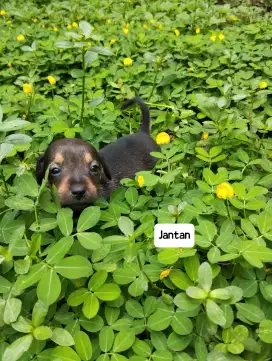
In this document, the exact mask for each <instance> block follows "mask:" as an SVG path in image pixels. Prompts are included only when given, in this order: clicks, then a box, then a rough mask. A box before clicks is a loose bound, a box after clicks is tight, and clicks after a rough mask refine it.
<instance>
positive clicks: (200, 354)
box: [195, 336, 208, 361]
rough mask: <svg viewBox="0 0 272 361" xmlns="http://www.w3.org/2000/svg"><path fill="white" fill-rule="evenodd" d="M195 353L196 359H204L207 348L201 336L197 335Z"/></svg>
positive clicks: (202, 360) (199, 360) (201, 360)
mask: <svg viewBox="0 0 272 361" xmlns="http://www.w3.org/2000/svg"><path fill="white" fill-rule="evenodd" d="M195 354H196V357H197V360H198V361H206V360H207V356H208V350H207V346H206V343H205V341H204V338H203V337H200V336H198V337H197V338H196V339H195Z"/></svg>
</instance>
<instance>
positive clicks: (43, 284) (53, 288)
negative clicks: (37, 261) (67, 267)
mask: <svg viewBox="0 0 272 361" xmlns="http://www.w3.org/2000/svg"><path fill="white" fill-rule="evenodd" d="M60 292H61V283H60V279H59V276H58V275H57V273H56V272H55V271H54V270H53V269H52V268H51V269H49V270H47V271H46V272H45V273H44V275H43V276H42V278H41V280H40V282H39V284H38V287H37V296H38V298H39V300H40V301H41V302H42V303H44V304H45V305H46V306H50V305H52V304H53V303H55V302H56V301H57V299H58V298H59V295H60Z"/></svg>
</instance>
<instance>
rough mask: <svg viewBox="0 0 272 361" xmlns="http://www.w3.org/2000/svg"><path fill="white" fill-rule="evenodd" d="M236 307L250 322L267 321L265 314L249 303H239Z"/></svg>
mask: <svg viewBox="0 0 272 361" xmlns="http://www.w3.org/2000/svg"><path fill="white" fill-rule="evenodd" d="M235 306H236V308H237V310H238V311H239V313H240V314H241V316H243V317H244V318H246V319H247V320H248V321H250V322H254V323H260V322H262V321H263V320H264V319H265V314H264V312H263V311H262V310H261V309H260V308H259V307H258V306H255V305H251V304H247V303H237V304H236V305H235Z"/></svg>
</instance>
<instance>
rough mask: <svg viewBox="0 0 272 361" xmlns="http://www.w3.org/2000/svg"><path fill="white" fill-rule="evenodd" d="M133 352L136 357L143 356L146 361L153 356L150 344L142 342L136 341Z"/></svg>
mask: <svg viewBox="0 0 272 361" xmlns="http://www.w3.org/2000/svg"><path fill="white" fill-rule="evenodd" d="M132 350H133V351H134V353H135V354H136V355H138V356H143V357H144V360H145V359H146V358H148V357H150V355H151V348H150V346H149V344H148V343H147V342H145V341H142V340H138V339H136V341H135V342H134V344H133V346H132ZM135 361H136V360H135Z"/></svg>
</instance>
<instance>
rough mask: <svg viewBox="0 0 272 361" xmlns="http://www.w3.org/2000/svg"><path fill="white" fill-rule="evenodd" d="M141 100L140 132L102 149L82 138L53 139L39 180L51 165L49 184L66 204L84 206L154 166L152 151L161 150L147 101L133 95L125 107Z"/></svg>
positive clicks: (39, 169) (38, 171)
mask: <svg viewBox="0 0 272 361" xmlns="http://www.w3.org/2000/svg"><path fill="white" fill-rule="evenodd" d="M135 103H136V104H138V105H139V106H140V109H141V113H142V122H141V126H140V129H139V131H138V132H137V133H136V134H130V135H126V136H124V137H122V138H120V139H118V140H117V141H116V142H115V143H112V144H109V145H107V146H105V147H104V148H102V149H101V150H100V152H99V153H98V152H97V151H96V149H95V148H94V147H93V146H92V145H91V144H89V143H87V142H85V141H83V140H81V139H68V138H66V139H61V140H56V141H54V142H52V143H51V144H50V145H49V147H48V148H47V150H46V152H45V154H44V155H42V156H41V157H40V158H39V159H38V161H37V166H36V178H37V181H38V183H39V184H41V182H42V179H43V178H44V176H45V172H46V170H47V168H48V167H49V176H48V183H49V186H50V185H51V186H52V185H55V186H56V188H57V192H58V195H59V198H60V203H61V205H62V206H64V207H70V208H72V209H74V210H79V211H81V210H83V209H84V208H85V207H87V206H89V205H90V204H91V203H93V202H94V201H95V200H96V199H98V198H100V197H104V198H106V199H108V198H109V197H110V195H111V193H112V192H113V191H114V190H115V189H116V188H118V187H119V186H120V180H121V179H123V178H134V177H135V173H136V172H139V171H141V170H151V169H152V168H153V167H154V166H155V164H156V158H154V157H152V156H151V155H150V152H154V151H159V149H160V148H159V146H158V145H157V144H156V143H155V142H154V140H153V139H152V138H151V136H150V115H149V110H148V108H147V106H146V104H145V103H144V102H143V101H142V100H141V99H140V98H139V97H136V98H133V99H131V100H128V101H127V102H126V103H125V104H123V106H122V109H125V108H126V107H128V106H130V105H133V104H135Z"/></svg>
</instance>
